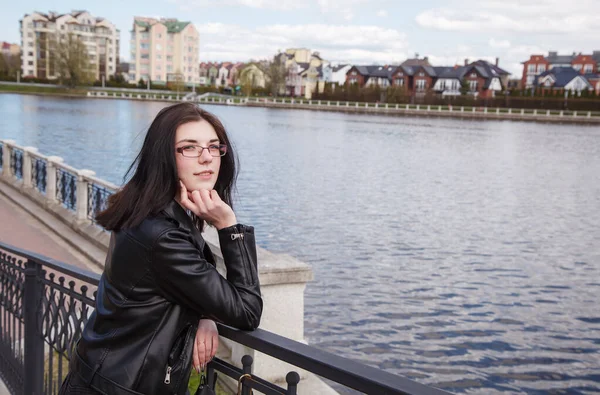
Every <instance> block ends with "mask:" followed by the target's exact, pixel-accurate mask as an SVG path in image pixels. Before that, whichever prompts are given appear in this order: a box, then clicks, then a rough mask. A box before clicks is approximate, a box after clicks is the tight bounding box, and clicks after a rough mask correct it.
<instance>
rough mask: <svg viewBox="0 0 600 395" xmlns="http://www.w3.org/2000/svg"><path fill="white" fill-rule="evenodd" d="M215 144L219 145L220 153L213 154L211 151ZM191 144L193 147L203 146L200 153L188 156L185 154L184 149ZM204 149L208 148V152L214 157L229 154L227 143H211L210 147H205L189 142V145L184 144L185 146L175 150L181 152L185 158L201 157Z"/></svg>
mask: <svg viewBox="0 0 600 395" xmlns="http://www.w3.org/2000/svg"><path fill="white" fill-rule="evenodd" d="M213 145H216V146H218V147H219V155H213V154H211V153H210V147H211V146H213ZM189 146H193V147H196V148H201V149H200V153H199V154H198V155H194V156H188V155H186V154H184V153H183V149H184V148H185V147H189ZM204 150H208V153H209V154H210V156H212V157H213V158H219V157H221V156H225V155H226V154H227V144H211V145H210V146H208V147H203V146H201V145H199V144H188V145H184V146H183V147H179V148H177V149H176V150H175V151H177V152H178V153H180V154H181V155H182V156H183V157H184V158H199V157H201V156H202V154H203V153H204ZM196 152H198V151H197V150H196ZM221 152H222V153H221Z"/></svg>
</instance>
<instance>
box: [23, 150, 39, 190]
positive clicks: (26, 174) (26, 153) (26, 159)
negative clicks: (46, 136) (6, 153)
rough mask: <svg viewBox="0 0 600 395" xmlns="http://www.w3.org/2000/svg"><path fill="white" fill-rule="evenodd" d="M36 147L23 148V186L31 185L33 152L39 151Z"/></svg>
mask: <svg viewBox="0 0 600 395" xmlns="http://www.w3.org/2000/svg"><path fill="white" fill-rule="evenodd" d="M37 150H38V149H37V148H35V147H25V148H23V186H26V187H31V185H32V183H31V155H30V154H31V153H32V152H37Z"/></svg>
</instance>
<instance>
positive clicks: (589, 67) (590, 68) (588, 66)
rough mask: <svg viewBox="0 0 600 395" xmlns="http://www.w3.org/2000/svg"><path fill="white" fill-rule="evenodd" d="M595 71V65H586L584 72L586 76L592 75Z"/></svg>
mask: <svg viewBox="0 0 600 395" xmlns="http://www.w3.org/2000/svg"><path fill="white" fill-rule="evenodd" d="M593 71H594V65H593V64H586V65H585V66H583V72H584V73H586V74H590V73H592V72H593Z"/></svg>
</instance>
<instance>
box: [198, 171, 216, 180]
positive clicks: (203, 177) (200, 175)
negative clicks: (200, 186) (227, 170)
mask: <svg viewBox="0 0 600 395" xmlns="http://www.w3.org/2000/svg"><path fill="white" fill-rule="evenodd" d="M212 175H213V172H212V171H210V170H207V171H201V172H200V173H194V176H196V177H198V178H200V179H201V180H210V179H211V178H212Z"/></svg>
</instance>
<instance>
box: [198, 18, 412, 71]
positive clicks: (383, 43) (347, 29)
mask: <svg viewBox="0 0 600 395" xmlns="http://www.w3.org/2000/svg"><path fill="white" fill-rule="evenodd" d="M196 27H197V28H198V31H199V32H200V60H201V61H224V60H231V61H235V60H239V61H248V60H250V59H265V58H269V57H272V56H273V55H275V54H276V53H277V51H279V50H285V49H286V48H299V47H303V48H309V49H311V50H313V51H318V52H320V53H321V55H322V56H323V58H324V59H326V60H329V61H344V62H352V63H361V64H367V63H391V62H392V61H398V60H402V59H404V58H405V57H406V53H405V50H406V46H407V41H406V35H405V34H404V33H401V32H400V31H398V30H395V29H386V28H381V27H378V26H355V25H324V24H323V25H321V24H308V25H282V24H278V25H267V26H260V27H257V28H252V29H250V28H245V27H242V26H238V25H226V24H222V23H208V24H200V25H196Z"/></svg>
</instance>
